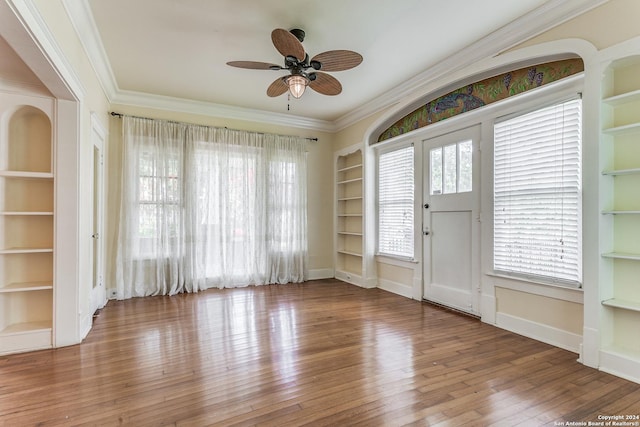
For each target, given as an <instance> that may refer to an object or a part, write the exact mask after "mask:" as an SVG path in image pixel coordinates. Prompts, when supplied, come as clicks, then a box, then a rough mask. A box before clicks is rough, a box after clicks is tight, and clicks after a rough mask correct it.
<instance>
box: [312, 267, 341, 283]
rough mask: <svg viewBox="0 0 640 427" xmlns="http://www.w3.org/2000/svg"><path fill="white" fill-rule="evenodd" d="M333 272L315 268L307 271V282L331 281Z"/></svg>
mask: <svg viewBox="0 0 640 427" xmlns="http://www.w3.org/2000/svg"><path fill="white" fill-rule="evenodd" d="M334 276H335V271H334V270H333V268H317V269H314V270H309V272H308V274H307V280H320V279H333V277H334Z"/></svg>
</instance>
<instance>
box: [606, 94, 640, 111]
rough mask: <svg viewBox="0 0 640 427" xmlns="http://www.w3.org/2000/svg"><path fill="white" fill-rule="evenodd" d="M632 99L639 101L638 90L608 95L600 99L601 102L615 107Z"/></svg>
mask: <svg viewBox="0 0 640 427" xmlns="http://www.w3.org/2000/svg"><path fill="white" fill-rule="evenodd" d="M633 101H640V90H634V91H632V92H627V93H622V94H620V95H614V96H610V97H608V98H605V99H603V100H602V102H604V103H605V104H607V105H610V106H612V107H617V106H618V105H623V104H626V103H628V102H633Z"/></svg>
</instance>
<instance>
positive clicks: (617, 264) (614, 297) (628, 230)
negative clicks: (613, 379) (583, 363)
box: [600, 55, 640, 378]
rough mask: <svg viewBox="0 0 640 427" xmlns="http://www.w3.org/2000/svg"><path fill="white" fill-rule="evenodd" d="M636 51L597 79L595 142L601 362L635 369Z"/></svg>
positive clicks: (639, 204) (639, 225) (638, 344)
mask: <svg viewBox="0 0 640 427" xmlns="http://www.w3.org/2000/svg"><path fill="white" fill-rule="evenodd" d="M639 75H640V55H639V56H637V57H628V58H623V59H620V60H617V61H613V62H612V63H611V64H609V65H608V67H607V69H606V73H605V79H604V81H603V99H602V105H601V116H602V117H601V118H602V125H603V129H602V134H601V142H600V144H601V147H600V153H601V156H600V164H601V172H602V177H601V180H600V195H601V197H600V200H601V212H602V215H601V239H600V240H601V245H600V247H601V257H602V262H601V272H602V274H601V283H600V301H601V304H602V313H601V333H600V336H601V352H600V365H601V368H602V369H604V370H607V371H610V372H615V373H617V374H620V375H622V376H627V377H630V378H633V377H634V374H633V372H635V375H636V377H635V378H637V372H638V371H639V369H640V341H639V340H638V339H637V331H638V327H639V326H640V280H639V279H638V278H639V277H640V194H639V193H638V189H639V188H640V78H638V76H639Z"/></svg>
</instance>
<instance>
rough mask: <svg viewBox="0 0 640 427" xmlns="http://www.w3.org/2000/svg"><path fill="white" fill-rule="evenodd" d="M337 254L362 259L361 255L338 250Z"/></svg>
mask: <svg viewBox="0 0 640 427" xmlns="http://www.w3.org/2000/svg"><path fill="white" fill-rule="evenodd" d="M338 253H339V254H345V255H351V256H357V257H360V258H362V254H359V253H357V252H351V251H343V250H340V249H338Z"/></svg>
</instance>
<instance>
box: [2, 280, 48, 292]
mask: <svg viewBox="0 0 640 427" xmlns="http://www.w3.org/2000/svg"><path fill="white" fill-rule="evenodd" d="M51 289H53V282H51V281H47V282H23V283H9V284H8V285H5V286H4V287H0V293H13V292H32V291H45V290H51Z"/></svg>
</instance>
